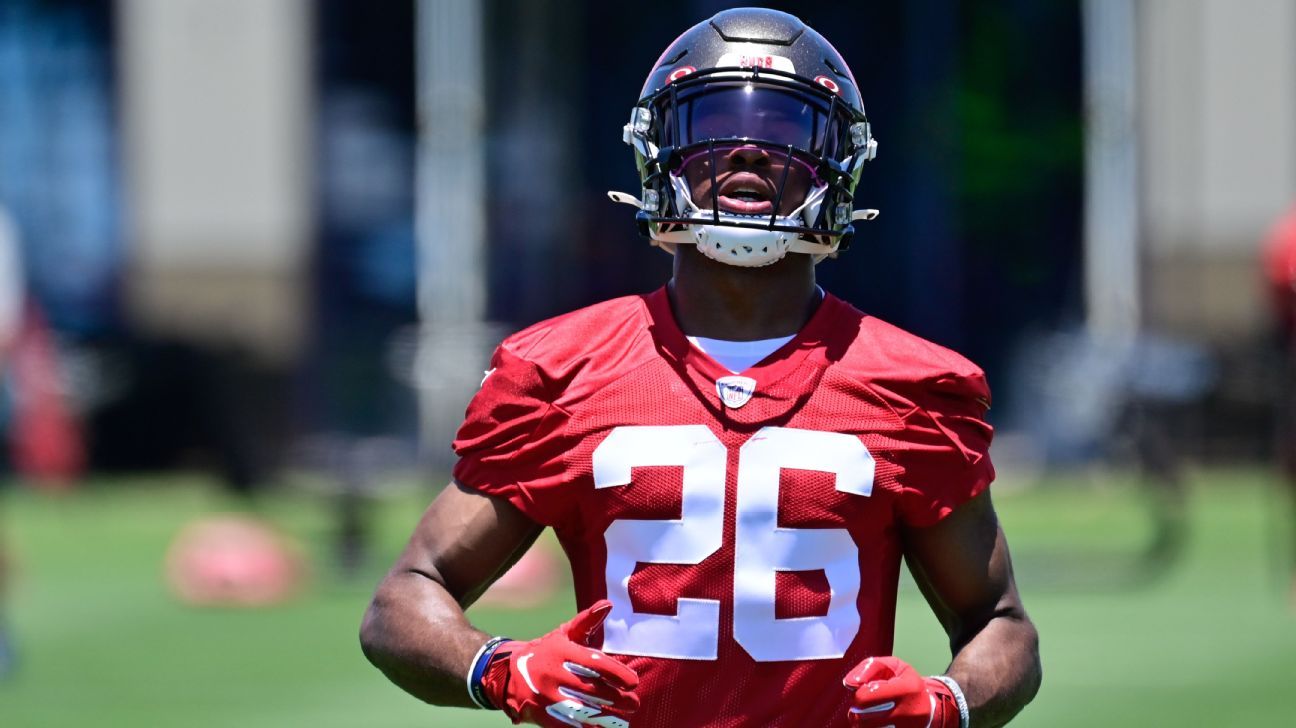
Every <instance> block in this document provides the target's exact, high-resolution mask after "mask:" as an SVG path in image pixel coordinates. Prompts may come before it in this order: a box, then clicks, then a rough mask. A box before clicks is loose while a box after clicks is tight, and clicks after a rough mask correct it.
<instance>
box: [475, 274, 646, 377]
mask: <svg viewBox="0 0 1296 728" xmlns="http://www.w3.org/2000/svg"><path fill="white" fill-rule="evenodd" d="M649 338H650V335H649V331H648V315H647V311H646V304H645V301H644V296H623V297H620V298H614V299H611V300H608V301H603V302H601V303H596V304H594V305H592V306H586V307H585V308H580V309H577V310H575V311H571V312H568V313H565V314H561V315H559V316H555V317H553V318H551V319H547V320H544V321H541V322H539V323H536V324H533V325H531V326H528V327H526V328H525V329H522V330H521V331H518V332H517V333H515V334H513V335H511V336H509V337H508V338H506V339H504V341H503V342H502V343H501V344H500V349H501V350H504V351H506V352H508V353H509V354H511V355H512V356H514V357H516V358H518V359H522V360H524V361H526V362H528V363H530V364H531V365H532V366H534V367H535V368H536V369H537V370H538V371H539V372H540V374H541V376H542V377H543V378H544V379H546V380H548V381H549V382H551V383H554V382H556V383H559V384H560V385H563V386H559V387H558V389H562V388H564V386H568V385H570V384H571V383H572V381H573V380H575V379H576V378H578V377H579V378H581V379H589V378H590V377H597V376H598V375H600V374H616V373H624V372H625V371H627V367H628V366H632V365H634V364H636V363H637V362H638V360H639V359H642V358H643V357H644V355H645V352H651V351H652V350H653V349H652V347H651V346H642V345H641V344H642V343H643V342H644V341H645V340H647V339H649Z"/></svg>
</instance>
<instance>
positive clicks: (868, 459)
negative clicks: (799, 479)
mask: <svg viewBox="0 0 1296 728" xmlns="http://www.w3.org/2000/svg"><path fill="white" fill-rule="evenodd" d="M727 454H728V453H727V451H726V449H725V447H724V445H723V444H722V443H721V442H720V441H719V440H718V439H717V438H716V436H715V435H714V434H713V433H712V432H711V430H709V429H708V428H707V427H705V426H704V425H678V426H645V427H618V428H617V429H615V430H613V431H612V433H611V434H610V435H608V437H607V439H605V440H604V441H603V442H602V443H600V444H599V446H598V447H597V448H596V449H595V450H594V486H595V487H596V488H611V487H617V486H623V485H628V484H629V483H630V473H631V469H632V468H635V467H646V466H671V465H673V466H680V467H683V469H684V477H683V491H682V493H681V499H682V503H683V506H682V510H681V517H680V518H679V519H678V520H632V519H622V520H618V521H615V522H613V523H612V525H610V526H609V527H608V529H607V531H606V532H605V534H604V538H605V539H606V542H607V553H608V556H607V592H608V600H609V601H611V602H612V611H611V613H609V614H608V618H607V620H606V621H605V622H604V634H605V640H604V644H603V649H604V650H606V651H608V652H616V653H621V654H628V655H645V656H649V657H667V658H675V659H682V660H714V659H715V658H716V655H717V651H718V649H719V637H720V635H719V632H720V603H719V602H718V601H716V600H714V599H690V598H684V597H681V598H679V599H678V600H677V611H676V614H675V616H664V615H657V614H640V613H638V612H635V611H634V608H633V607H632V606H631V603H630V593H629V583H630V576H631V574H633V573H634V570H635V567H636V566H637V565H638V564H639V563H654V564H663V563H664V564H696V563H699V562H701V561H702V560H703V559H705V558H706V557H708V556H710V555H711V554H713V553H715V552H716V551H717V550H719V548H720V546H721V540H722V538H723V533H724V521H723V519H724V487H725V467H726V458H727ZM783 468H795V469H799V470H812V471H817V472H823V473H828V474H830V475H833V476H834V477H835V478H836V489H837V490H839V491H841V492H843V493H852V494H855V495H861V496H868V495H870V494H871V493H872V491H873V474H874V462H873V456H872V455H871V454H870V453H869V451H868V448H866V447H865V446H864V443H862V442H860V440H859V438H857V437H853V436H851V435H845V434H841V433H835V432H818V431H815V430H800V429H795V428H788V427H765V428H762V429H761V430H760V431H759V432H757V433H756V434H755V435H753V436H752V437H751V439H749V440H748V441H747V442H746V443H744V444H743V446H742V447H741V448H740V449H739V451H738V471H737V478H738V501H737V508H736V523H735V524H734V525H735V529H734V533H735V539H736V543H735V544H734V546H735V553H734V615H733V616H734V620H733V622H734V635H733V636H734V639H735V640H736V641H737V642H738V644H739V645H741V646H742V647H743V649H745V650H746V651H747V653H748V654H750V655H751V656H752V658H753V659H755V660H757V661H760V662H772V661H777V660H814V659H829V658H836V657H841V656H842V655H844V654H845V653H846V649H847V647H849V645H850V643H851V640H852V639H854V637H855V633H856V632H857V631H858V629H859V611H858V610H857V609H856V606H855V599H856V597H857V595H858V593H859V564H858V549H857V548H856V546H855V542H854V541H853V540H852V539H851V537H850V534H849V533H847V532H846V530H845V529H840V528H836V529H821V528H813V529H812V528H781V527H779V525H778V490H779V476H780V473H781V471H782V469H783ZM813 569H822V570H823V571H824V573H825V574H826V575H827V577H828V584H829V586H830V588H831V596H830V598H829V606H828V613H827V614H826V615H825V616H822V617H796V618H790V619H775V616H774V585H775V578H776V574H777V572H779V571H808V570H813Z"/></svg>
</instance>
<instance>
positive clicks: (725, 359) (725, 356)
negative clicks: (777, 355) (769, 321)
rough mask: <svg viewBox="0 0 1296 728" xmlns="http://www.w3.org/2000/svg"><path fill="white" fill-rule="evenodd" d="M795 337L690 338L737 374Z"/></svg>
mask: <svg viewBox="0 0 1296 728" xmlns="http://www.w3.org/2000/svg"><path fill="white" fill-rule="evenodd" d="M793 338H794V337H793V336H780V337H779V338H777V339H760V340H758V341H725V340H724V339H708V338H706V337H703V336H690V337H688V340H689V341H691V342H693V346H696V347H697V348H698V349H699V350H700V351H701V352H702V353H704V354H706V355H707V356H709V357H711V358H712V359H715V360H716V362H717V363H718V364H720V366H722V367H724V368H725V369H728V370H729V371H731V372H733V373H734V374H737V373H738V372H741V371H742V370H744V369H750V368H751V367H752V366H753V365H755V364H756V363H757V362H759V361H760V360H762V359H764V358H765V357H767V356H769V355H770V354H773V353H774V352H775V351H778V349H779V347H781V346H783V345H784V344H786V343H788V342H789V341H791V340H792V339H793Z"/></svg>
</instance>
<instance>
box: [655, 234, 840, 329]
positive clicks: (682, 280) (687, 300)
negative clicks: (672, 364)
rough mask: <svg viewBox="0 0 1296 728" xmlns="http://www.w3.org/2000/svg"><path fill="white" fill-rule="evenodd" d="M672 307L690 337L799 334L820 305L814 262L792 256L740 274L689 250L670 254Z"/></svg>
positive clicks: (685, 249) (682, 249) (796, 255)
mask: <svg viewBox="0 0 1296 728" xmlns="http://www.w3.org/2000/svg"><path fill="white" fill-rule="evenodd" d="M670 294H671V295H670V298H671V306H672V307H673V309H674V311H675V319H676V321H678V322H679V326H680V329H682V330H683V331H684V333H685V334H687V335H689V336H703V337H706V338H711V339H726V340H730V341H756V340H759V339H773V338H777V337H780V336H790V335H792V334H795V333H797V332H798V331H800V330H801V327H802V326H804V325H805V323H806V322H807V321H809V320H810V316H811V315H813V314H814V311H815V309H816V308H817V307H818V304H819V292H818V289H817V288H816V286H815V277H814V261H813V260H811V258H810V257H809V256H807V255H800V254H791V255H788V256H787V258H785V259H783V260H782V261H780V262H778V263H775V264H774V265H768V266H764V267H761V268H739V267H737V266H732V265H725V264H724V263H718V262H716V261H713V260H711V259H710V258H707V257H705V256H703V255H702V254H701V253H699V252H697V250H696V249H694V248H693V247H691V246H686V245H681V246H679V249H678V251H677V252H676V254H675V274H674V277H672V278H671V282H670Z"/></svg>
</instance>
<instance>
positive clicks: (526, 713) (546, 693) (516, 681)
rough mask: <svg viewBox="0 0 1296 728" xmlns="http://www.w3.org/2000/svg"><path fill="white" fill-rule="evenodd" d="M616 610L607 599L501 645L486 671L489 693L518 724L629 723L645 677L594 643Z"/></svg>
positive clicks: (618, 727) (558, 727)
mask: <svg viewBox="0 0 1296 728" xmlns="http://www.w3.org/2000/svg"><path fill="white" fill-rule="evenodd" d="M611 609H612V603H611V602H609V601H607V600H606V599H604V600H601V601H598V602H596V603H594V604H593V605H592V606H590V608H589V609H586V610H585V611H583V612H581V613H580V614H577V615H576V616H575V617H574V618H572V620H571V621H570V622H567V623H566V624H564V625H562V626H561V627H559V628H558V629H556V630H554V631H552V632H550V633H549V634H547V635H545V636H543V637H541V638H540V639H537V640H532V641H530V642H518V641H516V640H513V641H509V642H505V643H503V644H501V645H500V646H499V647H498V648H497V649H496V650H495V654H494V655H492V656H491V662H490V664H489V666H487V668H486V672H485V674H484V675H482V681H481V684H482V688H483V689H484V690H485V693H486V698H487V699H488V700H490V702H491V704H492V705H494V706H496V707H498V708H500V709H501V710H503V711H504V713H505V714H506V715H508V717H510V718H512V719H513V722H514V723H523V722H525V723H534V724H536V725H541V726H552V727H553V728H563V727H565V726H573V725H595V726H605V727H607V728H627V726H628V725H629V723H627V722H626V720H625V717H626V716H628V715H629V714H630V713H633V712H634V711H635V709H637V708H638V707H639V697H638V696H636V695H635V694H634V692H633V691H634V689H635V686H637V685H638V684H639V676H638V675H636V674H635V673H634V670H631V669H630V668H628V667H626V666H625V665H622V664H621V663H620V662H617V660H616V658H614V657H610V656H608V655H606V654H604V653H602V652H600V651H598V650H595V649H592V648H590V646H589V645H590V640H591V639H592V638H593V636H594V633H595V632H597V631H598V628H599V627H600V626H602V624H603V619H604V618H605V617H607V614H608V612H609V611H611Z"/></svg>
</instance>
